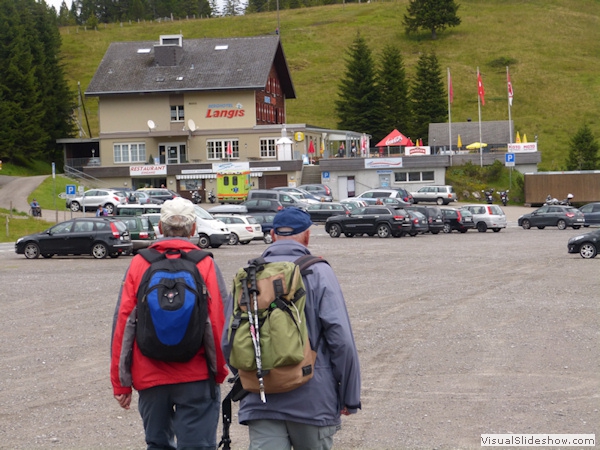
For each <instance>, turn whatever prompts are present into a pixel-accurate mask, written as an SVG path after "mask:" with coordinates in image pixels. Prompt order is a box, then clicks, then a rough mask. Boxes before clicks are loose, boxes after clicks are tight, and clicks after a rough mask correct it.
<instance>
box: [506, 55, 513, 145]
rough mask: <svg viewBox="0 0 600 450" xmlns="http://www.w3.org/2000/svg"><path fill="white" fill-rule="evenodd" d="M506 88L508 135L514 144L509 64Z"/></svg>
mask: <svg viewBox="0 0 600 450" xmlns="http://www.w3.org/2000/svg"><path fill="white" fill-rule="evenodd" d="M506 81H507V83H506V90H507V94H508V135H509V138H510V143H511V144H512V142H513V135H512V132H513V130H512V125H511V123H512V119H511V111H510V110H511V106H512V105H511V84H510V75H509V74H508V66H506Z"/></svg>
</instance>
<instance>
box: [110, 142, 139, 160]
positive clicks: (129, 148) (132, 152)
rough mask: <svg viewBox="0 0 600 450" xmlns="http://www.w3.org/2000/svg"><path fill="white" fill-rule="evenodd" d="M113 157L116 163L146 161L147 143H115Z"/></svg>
mask: <svg viewBox="0 0 600 450" xmlns="http://www.w3.org/2000/svg"><path fill="white" fill-rule="evenodd" d="M113 159H114V162H115V163H137V162H141V163H145V162H146V144H144V143H143V142H141V143H137V144H114V145H113Z"/></svg>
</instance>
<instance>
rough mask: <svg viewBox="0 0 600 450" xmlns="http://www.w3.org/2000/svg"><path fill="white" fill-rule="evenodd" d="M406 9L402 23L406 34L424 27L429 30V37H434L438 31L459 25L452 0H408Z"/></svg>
mask: <svg viewBox="0 0 600 450" xmlns="http://www.w3.org/2000/svg"><path fill="white" fill-rule="evenodd" d="M406 11H407V13H408V14H405V15H404V21H403V24H404V26H405V30H406V33H407V34H409V33H416V32H417V31H418V30H419V29H424V30H429V31H431V38H432V39H436V38H437V32H438V31H444V30H445V29H446V28H448V27H456V26H458V25H460V17H458V16H457V14H456V13H457V12H458V5H457V4H456V2H455V1H454V0H410V3H409V4H408V8H407V10H406Z"/></svg>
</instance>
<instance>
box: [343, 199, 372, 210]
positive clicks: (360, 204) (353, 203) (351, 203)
mask: <svg viewBox="0 0 600 450" xmlns="http://www.w3.org/2000/svg"><path fill="white" fill-rule="evenodd" d="M340 203H341V204H342V205H344V206H345V207H346V208H348V209H349V210H350V211H354V210H355V209H358V208H364V207H365V206H367V202H365V201H363V200H352V199H349V198H347V199H345V200H340Z"/></svg>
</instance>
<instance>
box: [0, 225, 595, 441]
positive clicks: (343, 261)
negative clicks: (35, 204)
mask: <svg viewBox="0 0 600 450" xmlns="http://www.w3.org/2000/svg"><path fill="white" fill-rule="evenodd" d="M580 231H581V230H580ZM580 231H575V230H571V229H569V230H564V231H559V230H557V229H550V228H548V229H545V230H537V229H535V230H527V231H526V230H522V229H520V228H517V227H516V226H511V227H509V228H508V229H506V230H503V231H501V232H500V233H492V232H487V233H478V232H475V231H469V232H468V233H466V234H459V233H456V232H454V233H452V234H448V235H445V234H440V235H438V236H431V235H425V236H417V237H415V238H410V237H404V238H400V239H393V238H390V239H379V238H377V237H373V238H367V237H363V238H351V239H350V238H345V237H341V238H339V239H332V238H330V237H329V236H328V235H327V234H326V233H325V232H324V230H323V227H322V226H313V227H312V234H313V237H312V239H311V243H310V248H311V250H312V251H313V253H315V254H317V255H321V256H324V257H325V258H326V259H327V260H328V261H329V262H330V263H331V265H332V267H333V268H334V270H335V272H336V274H337V276H338V279H339V281H340V283H341V285H342V289H343V292H344V295H345V297H346V301H347V304H348V310H349V314H350V318H351V321H352V324H353V329H354V335H355V340H356V343H357V346H358V351H359V357H360V360H361V368H362V388H363V395H362V402H363V409H362V411H360V412H359V413H358V414H356V415H353V416H350V417H344V418H343V428H342V430H341V431H340V432H339V433H338V434H337V435H336V436H335V446H336V448H339V449H431V448H437V449H456V448H461V449H467V448H473V449H475V448H480V435H481V434H482V433H595V434H596V435H597V436H600V427H599V424H600V412H599V411H600V395H599V392H600V375H599V373H600V371H599V369H600V367H599V366H600V345H599V344H600V332H599V330H598V323H600V310H599V308H598V295H597V291H598V264H600V261H599V260H598V259H594V260H583V259H582V258H580V257H579V255H569V254H567V252H566V241H567V239H568V238H569V237H570V236H573V235H575V234H578V233H579V232H580ZM264 248H265V244H262V243H258V242H253V243H251V244H249V245H246V246H240V245H238V246H223V247H221V248H219V249H213V253H214V254H215V259H216V261H217V263H218V264H219V266H220V267H221V269H222V271H223V273H224V275H225V277H226V279H227V280H228V283H230V282H231V280H232V278H233V275H234V273H235V271H236V270H237V269H238V268H239V267H240V266H242V265H243V264H245V262H246V261H247V260H248V259H250V258H252V257H255V256H257V255H258V254H260V252H261V251H262V250H263V249H264ZM11 249H12V245H9V244H6V245H0V284H1V285H2V289H1V290H0V301H1V304H2V315H1V317H0V336H1V342H2V345H1V346H0V349H1V350H0V352H1V353H0V373H2V374H3V375H2V378H0V410H1V411H2V416H1V418H0V436H2V445H0V447H4V448H11V449H30V448H42V449H43V448H61V449H81V448H106V449H108V448H115V449H117V448H118V449H124V448H143V446H144V442H143V432H142V425H141V422H140V418H139V414H138V412H137V407H136V403H135V402H134V404H133V406H132V409H131V410H130V411H124V410H122V409H120V408H119V407H118V405H117V403H116V402H115V401H114V399H113V398H112V394H111V388H110V383H109V377H108V358H109V355H108V349H109V345H110V330H111V326H112V314H113V310H114V306H115V303H116V299H117V295H118V291H119V286H120V281H121V279H122V277H123V274H124V272H125V270H126V268H127V266H128V264H129V260H130V259H129V258H128V257H121V258H118V259H115V260H112V259H106V260H94V259H92V258H91V257H72V258H71V257H61V258H56V257H55V258H52V259H50V260H46V259H38V260H27V259H25V258H24V257H23V256H22V255H16V254H14V252H12V251H11ZM23 294H25V295H23ZM226 390H227V388H226V387H224V388H223V390H222V393H223V394H224V393H225V392H226ZM236 411H237V406H234V413H235V412H236ZM234 421H235V418H234ZM231 434H232V439H233V448H236V449H242V448H247V431H246V429H245V427H243V426H241V425H239V424H237V423H234V425H233V426H232V428H231ZM219 437H220V430H219Z"/></svg>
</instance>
